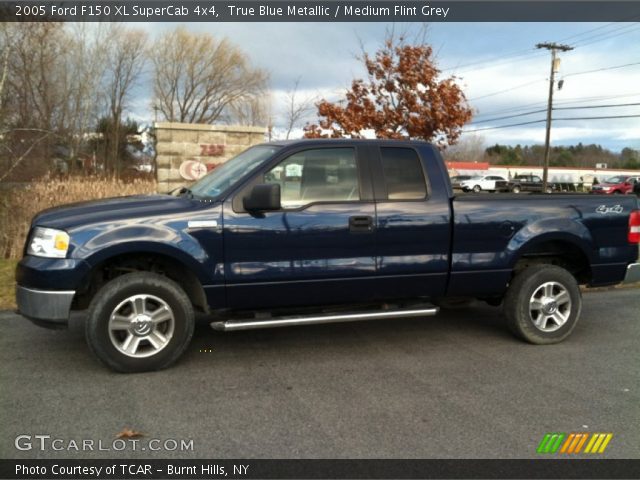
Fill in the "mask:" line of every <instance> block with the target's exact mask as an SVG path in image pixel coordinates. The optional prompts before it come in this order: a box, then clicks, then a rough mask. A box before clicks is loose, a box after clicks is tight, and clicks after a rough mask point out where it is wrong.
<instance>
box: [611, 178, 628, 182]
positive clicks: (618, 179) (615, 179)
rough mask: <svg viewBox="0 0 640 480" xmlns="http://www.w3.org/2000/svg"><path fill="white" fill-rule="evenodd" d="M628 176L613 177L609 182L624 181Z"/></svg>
mask: <svg viewBox="0 0 640 480" xmlns="http://www.w3.org/2000/svg"><path fill="white" fill-rule="evenodd" d="M626 179H627V177H611V178H610V179H609V180H607V183H624V182H625V180H626Z"/></svg>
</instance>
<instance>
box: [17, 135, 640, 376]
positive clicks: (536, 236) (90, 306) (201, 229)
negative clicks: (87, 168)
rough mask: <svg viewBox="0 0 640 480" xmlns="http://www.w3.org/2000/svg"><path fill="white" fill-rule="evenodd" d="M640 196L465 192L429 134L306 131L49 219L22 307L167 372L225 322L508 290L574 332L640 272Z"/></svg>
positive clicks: (371, 309)
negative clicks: (81, 327) (390, 137)
mask: <svg viewBox="0 0 640 480" xmlns="http://www.w3.org/2000/svg"><path fill="white" fill-rule="evenodd" d="M639 239H640V211H639V210H638V199H637V198H636V197H635V196H620V197H616V198H602V197H601V198H596V197H594V196H589V195H529V196H520V195H508V194H507V195H504V196H501V195H495V196H487V195H484V196H483V195H466V196H460V197H455V196H454V195H453V191H452V188H451V184H450V183H449V176H448V175H447V171H446V168H445V165H444V163H443V161H442V158H441V157H440V154H439V152H438V151H437V150H436V149H435V148H434V147H433V146H431V145H429V144H427V143H423V142H409V141H407V142H405V141H383V140H370V141H367V140H306V141H294V142H281V143H279V142H275V143H268V144H263V145H258V146H254V147H251V148H249V149H248V150H246V151H244V152H243V153H241V154H240V155H238V156H237V157H235V158H233V159H231V160H229V161H227V162H226V163H225V164H223V165H222V166H221V167H219V168H217V169H215V170H213V171H212V172H211V173H209V174H208V175H206V176H205V177H203V178H202V179H201V180H199V181H197V182H196V183H195V184H193V185H192V186H191V187H190V188H182V189H180V190H178V191H176V192H173V193H172V194H166V195H151V196H133V197H124V198H113V199H108V200H102V201H92V202H87V203H80V204H74V205H67V206H63V207H58V208H53V209H50V210H46V211H44V212H41V213H40V214H38V215H36V216H35V218H34V219H33V222H32V225H31V231H30V234H29V237H28V239H27V243H26V246H25V252H24V253H25V254H24V258H23V259H22V260H21V262H20V263H19V265H18V267H17V271H16V279H17V292H16V296H17V304H18V309H19V312H20V313H21V314H22V315H24V316H25V317H27V318H29V319H31V320H33V321H34V322H36V323H38V324H42V325H49V326H65V325H66V324H67V323H68V319H69V315H70V311H71V310H83V309H87V315H86V327H85V331H86V339H87V342H88V345H89V347H90V349H91V351H92V352H93V353H94V354H95V356H96V357H97V358H98V359H99V360H100V361H102V362H103V363H104V364H105V365H107V366H108V367H110V368H112V369H114V370H116V371H123V372H135V371H147V370H156V369H160V368H164V367H167V366H168V365H170V364H172V363H173V362H175V361H176V360H177V359H178V358H179V357H180V356H181V355H182V354H183V353H184V351H185V349H186V348H187V347H188V345H189V342H190V340H191V337H192V335H193V332H194V323H195V321H194V314H195V312H196V311H200V312H203V313H206V314H208V315H210V316H211V319H212V324H211V325H212V327H213V328H215V329H217V330H223V331H225V330H240V329H250V328H268V327H280V326H289V325H301V324H311V323H328V322H340V321H356V320H369V319H389V320H393V321H398V319H401V318H405V317H415V316H425V315H433V314H435V313H436V312H437V311H438V305H443V303H445V302H446V301H447V300H449V301H451V300H450V299H452V298H455V299H457V298H476V299H481V300H484V301H486V302H488V303H490V304H492V305H500V304H502V306H503V310H504V315H505V318H506V321H507V324H508V326H509V327H510V328H511V330H512V331H513V332H514V333H515V334H516V335H518V336H519V337H521V338H523V339H524V340H526V341H529V342H531V343H535V344H548V343H555V342H559V341H561V340H563V339H565V338H566V337H567V336H568V335H569V334H570V333H571V331H572V330H573V329H574V327H575V326H576V322H577V321H578V318H579V316H580V310H581V305H582V300H581V293H580V289H579V285H580V284H584V285H588V286H602V285H612V284H617V283H620V282H622V281H625V280H626V281H638V280H640V264H638V263H636V261H637V258H638V241H639Z"/></svg>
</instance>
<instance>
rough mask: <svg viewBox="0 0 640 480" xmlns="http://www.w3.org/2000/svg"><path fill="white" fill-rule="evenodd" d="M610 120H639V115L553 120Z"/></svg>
mask: <svg viewBox="0 0 640 480" xmlns="http://www.w3.org/2000/svg"><path fill="white" fill-rule="evenodd" d="M612 118H640V115H607V116H602V117H567V118H554V120H609V119H612Z"/></svg>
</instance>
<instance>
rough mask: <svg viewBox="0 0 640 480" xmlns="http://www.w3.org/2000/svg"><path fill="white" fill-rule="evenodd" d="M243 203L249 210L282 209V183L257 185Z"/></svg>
mask: <svg viewBox="0 0 640 480" xmlns="http://www.w3.org/2000/svg"><path fill="white" fill-rule="evenodd" d="M242 205H243V206H244V209H245V210H246V211H247V212H265V211H268V210H280V208H281V205H280V185H279V184H277V183H264V184H260V185H255V186H254V187H253V188H252V189H251V192H250V193H249V195H247V196H246V197H244V198H243V199H242Z"/></svg>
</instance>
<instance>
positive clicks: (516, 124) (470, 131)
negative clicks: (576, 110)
mask: <svg viewBox="0 0 640 480" xmlns="http://www.w3.org/2000/svg"><path fill="white" fill-rule="evenodd" d="M616 118H640V114H639V115H603V116H598V117H562V118H554V119H553V120H554V121H573V120H609V119H616ZM542 122H546V119H544V118H543V119H540V120H531V121H529V122H520V123H510V124H508V125H499V126H497V127H483V128H476V129H473V130H463V132H462V133H474V132H483V131H486V130H500V129H503V128H512V127H521V126H524V125H533V124H536V123H542Z"/></svg>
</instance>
